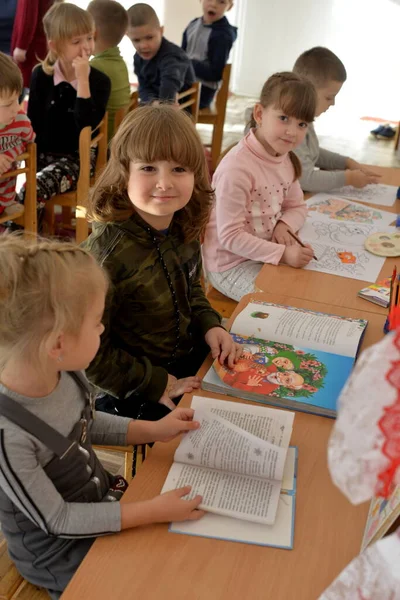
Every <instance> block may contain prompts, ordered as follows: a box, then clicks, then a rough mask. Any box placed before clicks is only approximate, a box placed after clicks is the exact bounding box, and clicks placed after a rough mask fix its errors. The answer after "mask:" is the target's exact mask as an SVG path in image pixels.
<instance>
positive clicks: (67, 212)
mask: <svg viewBox="0 0 400 600" xmlns="http://www.w3.org/2000/svg"><path fill="white" fill-rule="evenodd" d="M107 119H108V116H107V113H105V115H104V117H103V119H102V121H101V122H100V123H99V125H98V126H97V127H96V129H95V130H94V131H95V132H96V131H97V135H96V136H95V137H94V138H93V139H92V130H91V128H90V127H85V128H84V129H82V131H81V133H80V135H79V178H78V183H77V187H76V190H72V191H70V192H65V193H64V194H57V195H56V196H53V198H50V200H47V201H46V205H45V220H46V223H47V226H48V233H49V234H50V235H54V229H55V223H54V221H55V215H54V207H55V206H61V207H62V221H63V223H69V224H70V223H71V215H72V209H75V217H76V233H75V237H76V242H77V244H80V243H81V242H83V240H85V239H86V238H87V236H88V235H89V225H88V222H87V219H86V204H87V199H88V195H89V189H90V186H91V185H93V184H94V182H95V180H96V178H97V177H98V175H99V173H100V171H101V170H102V169H103V167H104V166H105V164H106V162H107ZM96 145H97V158H96V166H95V172H94V176H93V177H92V178H90V149H91V148H94V147H95V146H96Z"/></svg>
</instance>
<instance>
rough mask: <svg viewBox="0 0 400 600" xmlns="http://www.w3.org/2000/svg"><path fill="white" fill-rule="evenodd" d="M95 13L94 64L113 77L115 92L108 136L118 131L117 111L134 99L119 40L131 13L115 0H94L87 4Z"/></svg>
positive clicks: (112, 87) (109, 137)
mask: <svg viewBox="0 0 400 600" xmlns="http://www.w3.org/2000/svg"><path fill="white" fill-rule="evenodd" d="M87 11H88V12H89V13H90V14H91V15H92V17H93V19H94V24H95V27H96V31H95V34H94V58H92V60H91V61H90V64H91V66H93V67H96V69H98V70H99V71H102V73H105V74H106V75H107V77H108V78H109V79H110V81H111V93H110V98H109V100H108V104H107V112H108V139H109V140H111V138H112V136H113V135H114V122H115V115H116V113H117V111H118V110H119V109H120V108H123V107H124V106H127V105H128V104H129V99H130V86H129V76H128V69H127V68H126V64H125V61H124V59H123V58H122V56H121V53H120V51H119V48H118V44H119V43H120V41H121V40H122V38H123V37H124V35H125V33H126V31H127V29H128V13H127V12H126V10H125V9H124V7H123V6H121V4H119V2H115V0H92V2H90V3H89V6H88V7H87Z"/></svg>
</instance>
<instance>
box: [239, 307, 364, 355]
mask: <svg viewBox="0 0 400 600" xmlns="http://www.w3.org/2000/svg"><path fill="white" fill-rule="evenodd" d="M367 323H368V321H365V320H359V319H348V318H344V317H340V316H338V315H327V314H323V313H317V312H312V311H307V310H305V309H301V308H295V307H285V306H278V305H276V304H270V303H268V302H250V303H249V304H248V305H247V306H245V308H244V309H243V310H242V311H241V312H240V313H239V315H238V316H237V317H236V319H235V321H234V322H233V324H232V328H231V331H232V332H233V333H236V334H238V335H243V336H248V337H255V338H263V339H265V340H272V341H274V342H281V343H283V344H285V343H289V344H293V345H294V346H296V345H297V346H300V347H306V348H309V349H310V350H322V351H325V352H330V353H332V354H340V355H342V356H351V357H355V356H356V354H357V348H358V345H359V342H360V338H361V336H362V334H363V332H364V330H365V328H366V326H367Z"/></svg>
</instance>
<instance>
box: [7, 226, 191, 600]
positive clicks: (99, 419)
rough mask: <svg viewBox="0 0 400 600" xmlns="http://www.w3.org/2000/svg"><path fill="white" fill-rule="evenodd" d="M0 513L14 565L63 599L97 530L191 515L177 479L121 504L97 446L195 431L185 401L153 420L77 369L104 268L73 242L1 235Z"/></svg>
mask: <svg viewBox="0 0 400 600" xmlns="http://www.w3.org/2000/svg"><path fill="white" fill-rule="evenodd" d="M0 257H1V259H0V296H1V299H2V302H1V305H0V392H1V394H4V395H5V396H1V395H0V413H1V417H0V436H1V450H0V519H1V525H2V533H3V534H4V536H5V538H6V540H7V544H8V551H9V553H10V556H11V558H12V560H13V561H14V562H15V564H16V566H17V568H18V571H19V572H20V573H21V575H22V576H23V577H25V578H26V579H28V581H30V582H31V583H33V584H34V585H39V586H42V587H45V588H47V589H48V591H49V593H50V596H51V597H52V598H59V597H60V595H61V593H62V591H63V590H64V589H65V587H66V586H67V584H68V582H69V580H70V579H71V577H72V575H73V574H74V572H75V571H76V569H77V568H78V566H79V564H80V562H81V561H82V559H83V558H84V556H85V554H86V553H87V552H88V550H89V548H90V546H91V545H92V544H93V542H94V540H95V538H96V537H97V536H99V535H106V534H109V533H114V532H117V531H120V530H122V529H126V528H128V527H136V526H139V525H146V524H148V523H157V522H165V521H171V520H185V519H199V518H200V517H201V516H202V514H203V513H202V512H201V511H199V510H196V508H197V506H198V505H199V503H200V501H201V497H200V496H197V497H196V498H194V499H193V500H191V501H186V500H184V499H183V496H185V495H186V494H187V493H188V492H189V490H190V488H188V487H186V488H182V489H179V490H175V491H173V492H169V493H167V494H162V495H160V496H157V497H155V498H153V499H149V500H145V501H142V502H130V503H125V504H120V503H119V502H116V501H115V500H118V499H119V498H120V497H121V496H122V493H123V492H124V491H125V489H126V487H127V483H126V481H125V480H124V479H123V478H122V477H121V476H112V475H111V474H110V473H108V472H107V471H106V470H105V469H104V467H103V466H102V465H101V463H100V462H99V460H98V458H97V457H96V454H95V453H94V451H93V447H92V443H94V444H114V445H125V444H141V443H145V442H147V441H150V440H151V441H154V440H159V441H167V440H168V439H171V438H172V437H175V436H176V435H178V434H179V433H180V432H183V431H188V430H191V429H197V427H198V423H197V422H194V421H192V418H193V411H192V410H191V409H184V408H181V409H177V410H175V411H173V412H171V413H170V414H169V415H168V416H167V417H165V418H164V419H162V420H161V421H158V422H157V423H149V422H146V421H140V422H139V421H132V420H130V419H126V418H123V417H116V416H111V415H107V414H104V413H99V414H98V415H96V418H95V419H94V412H93V407H92V404H91V398H92V390H91V388H90V385H89V384H88V382H87V380H86V379H85V377H84V375H83V374H82V372H81V370H82V369H85V368H86V367H87V366H88V364H89V362H90V361H91V360H92V359H93V357H94V355H95V354H96V351H97V349H98V347H99V343H100V335H101V333H102V331H103V329H104V327H103V325H102V322H101V319H102V314H103V308H104V299H105V294H106V290H107V277H106V275H105V274H104V272H103V271H102V269H101V268H100V267H99V266H98V265H97V264H96V262H95V260H94V259H93V258H92V257H91V255H90V254H89V253H87V252H86V251H85V250H83V249H80V248H77V247H76V246H73V245H71V244H65V243H58V242H51V241H42V242H39V243H37V242H29V243H28V242H27V241H23V239H22V238H21V237H15V236H14V235H9V236H2V238H1V239H0Z"/></svg>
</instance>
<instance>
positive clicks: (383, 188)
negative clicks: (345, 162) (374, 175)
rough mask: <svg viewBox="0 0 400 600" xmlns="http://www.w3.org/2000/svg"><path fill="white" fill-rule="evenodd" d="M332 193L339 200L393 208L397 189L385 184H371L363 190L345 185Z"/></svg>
mask: <svg viewBox="0 0 400 600" xmlns="http://www.w3.org/2000/svg"><path fill="white" fill-rule="evenodd" d="M330 193H331V194H332V195H333V196H335V197H338V198H348V199H349V200H359V201H360V202H369V203H370V204H378V205H379V206H393V204H394V203H395V201H396V194H397V187H395V186H394V185H385V184H384V183H377V184H373V183H370V184H369V185H366V186H365V187H363V188H355V187H353V186H351V185H345V186H344V187H342V188H339V189H337V190H332V192H330Z"/></svg>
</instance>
